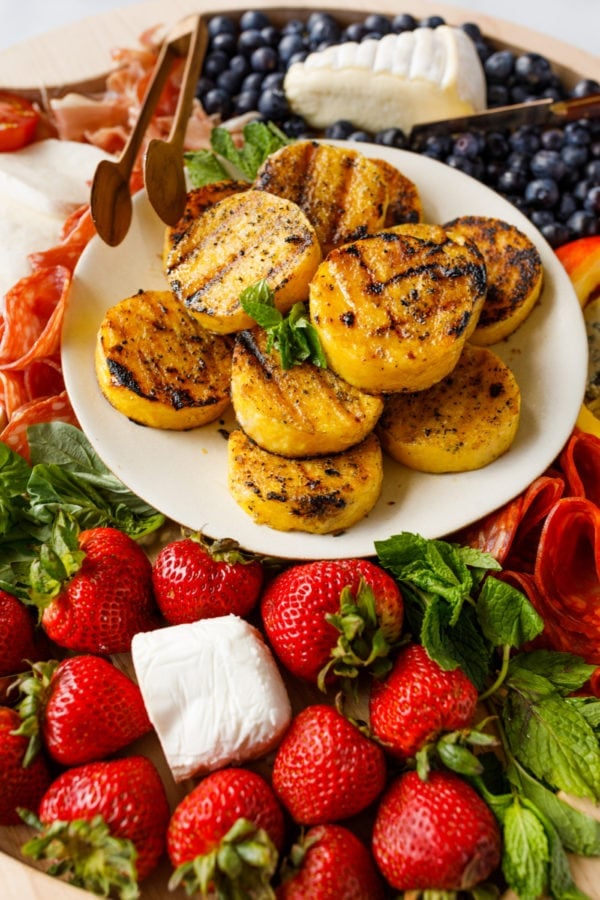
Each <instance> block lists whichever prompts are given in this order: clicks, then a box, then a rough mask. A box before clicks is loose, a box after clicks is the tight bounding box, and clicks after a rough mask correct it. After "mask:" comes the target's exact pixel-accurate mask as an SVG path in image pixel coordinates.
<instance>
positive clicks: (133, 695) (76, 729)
mask: <svg viewBox="0 0 600 900" xmlns="http://www.w3.org/2000/svg"><path fill="white" fill-rule="evenodd" d="M19 684H20V688H21V692H22V693H23V694H24V695H25V696H24V698H23V700H22V701H21V703H20V706H19V709H20V712H21V715H22V717H23V723H22V725H21V729H20V731H21V733H22V734H25V735H28V736H29V737H30V738H31V743H30V753H33V754H35V753H36V751H37V749H38V748H39V746H40V739H42V740H43V743H44V746H45V747H46V750H47V751H48V753H49V754H50V756H51V757H52V758H53V759H54V760H56V762H58V763H60V764H61V765H63V766H77V765H82V764H83V763H87V762H93V761H95V760H99V759H104V758H106V757H107V756H110V755H111V754H112V753H115V752H116V751H117V750H121V749H122V748H123V747H126V746H127V745H128V744H130V743H131V742H132V741H135V740H136V739H137V738H139V737H141V736H142V735H143V734H146V733H147V732H148V731H150V729H151V727H152V726H151V724H150V719H149V718H148V714H147V712H146V707H145V706H144V701H143V699H142V694H141V691H140V689H139V687H138V686H137V684H135V682H133V681H132V680H131V678H129V677H128V676H127V675H125V673H124V672H121V671H120V670H119V669H117V667H116V666H115V665H113V664H112V663H111V662H109V661H108V660H107V659H103V658H102V657H100V656H91V655H82V656H71V657H68V658H67V659H64V660H62V662H57V661H56V660H51V661H50V662H47V663H36V664H34V665H33V666H32V669H31V674H30V675H27V676H24V677H23V678H22V679H21V681H20V682H19ZM28 758H29V756H28Z"/></svg>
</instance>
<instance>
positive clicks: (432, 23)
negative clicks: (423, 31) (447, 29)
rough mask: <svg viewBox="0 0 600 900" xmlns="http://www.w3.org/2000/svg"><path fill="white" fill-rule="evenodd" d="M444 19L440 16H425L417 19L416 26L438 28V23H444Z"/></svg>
mask: <svg viewBox="0 0 600 900" xmlns="http://www.w3.org/2000/svg"><path fill="white" fill-rule="evenodd" d="M445 24H446V20H445V19H444V18H443V17H442V16H425V18H424V19H419V21H418V23H417V27H418V28H439V26H440V25H445Z"/></svg>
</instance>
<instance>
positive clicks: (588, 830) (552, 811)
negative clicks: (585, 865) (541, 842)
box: [507, 761, 600, 856]
mask: <svg viewBox="0 0 600 900" xmlns="http://www.w3.org/2000/svg"><path fill="white" fill-rule="evenodd" d="M507 775H508V777H509V779H510V781H511V782H512V784H513V785H514V786H515V787H516V788H517V790H518V791H519V793H521V794H523V796H524V797H527V799H528V800H529V801H530V802H531V803H533V804H534V805H535V806H536V808H537V809H538V810H539V811H540V812H541V813H542V814H543V815H544V817H545V818H546V819H547V820H548V821H549V822H551V823H552V826H553V827H554V828H555V829H556V832H557V834H558V836H559V838H560V840H561V842H562V843H563V844H564V846H565V847H566V849H567V850H570V851H571V852H572V853H578V854H579V855H580V856H600V822H597V821H596V819H593V818H592V817H591V816H586V815H585V814H584V813H582V812H580V811H579V810H577V809H574V808H573V807H572V806H569V804H568V803H565V802H564V801H563V800H561V799H560V797H558V796H557V795H556V794H555V793H554V792H553V791H551V790H549V789H548V788H547V787H546V786H545V785H543V784H542V783H541V782H540V781H538V780H537V779H536V778H534V777H533V776H532V775H530V774H529V772H527V771H526V770H525V769H524V768H523V767H522V766H521V765H519V763H518V762H516V761H515V762H513V763H512V764H511V765H510V766H509V768H508V771H507Z"/></svg>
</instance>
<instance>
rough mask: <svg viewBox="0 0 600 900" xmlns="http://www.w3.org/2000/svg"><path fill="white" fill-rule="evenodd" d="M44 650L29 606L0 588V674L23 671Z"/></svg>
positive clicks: (1, 675) (12, 673)
mask: <svg viewBox="0 0 600 900" xmlns="http://www.w3.org/2000/svg"><path fill="white" fill-rule="evenodd" d="M44 650H45V648H44V647H43V646H42V642H41V641H40V635H39V634H38V631H37V629H36V625H35V619H34V617H33V616H32V611H31V609H28V608H27V606H26V605H25V604H24V603H22V602H21V601H20V600H19V599H18V598H17V597H14V596H13V595H12V594H8V593H7V592H6V591H2V590H0V677H4V676H6V675H15V674H17V673H18V672H24V671H25V670H26V669H28V668H29V662H32V661H33V660H38V659H40V657H41V656H43V655H44Z"/></svg>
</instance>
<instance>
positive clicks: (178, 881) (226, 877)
mask: <svg viewBox="0 0 600 900" xmlns="http://www.w3.org/2000/svg"><path fill="white" fill-rule="evenodd" d="M277 862H278V853H277V850H276V848H275V845H274V844H273V842H272V841H271V839H270V837H269V835H268V834H267V832H266V831H265V830H264V829H263V828H257V827H256V825H255V824H254V823H253V822H250V821H249V820H248V819H243V818H242V819H238V820H237V822H236V823H235V824H234V825H232V827H231V828H230V829H229V831H228V832H227V834H226V835H225V836H224V837H223V838H222V840H221V842H220V843H219V844H218V845H217V846H216V847H215V848H214V849H213V850H211V851H210V852H209V853H206V854H204V855H203V856H197V857H195V859H192V860H190V861H189V862H186V863H183V864H182V865H180V866H178V867H177V869H176V870H175V872H174V873H173V875H172V876H171V879H170V881H169V889H170V890H174V889H175V888H176V887H178V886H179V885H181V886H182V887H184V888H185V890H186V893H187V894H188V896H191V895H192V894H194V893H199V894H200V896H202V897H208V896H212V895H213V894H214V895H216V897H218V898H219V900H244V898H247V897H252V898H253V900H274V898H275V892H274V890H273V888H272V887H271V878H272V877H273V875H274V873H275V870H276V868H277Z"/></svg>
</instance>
